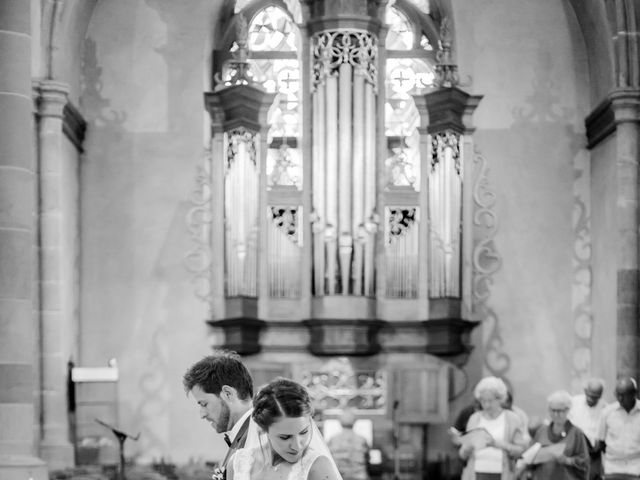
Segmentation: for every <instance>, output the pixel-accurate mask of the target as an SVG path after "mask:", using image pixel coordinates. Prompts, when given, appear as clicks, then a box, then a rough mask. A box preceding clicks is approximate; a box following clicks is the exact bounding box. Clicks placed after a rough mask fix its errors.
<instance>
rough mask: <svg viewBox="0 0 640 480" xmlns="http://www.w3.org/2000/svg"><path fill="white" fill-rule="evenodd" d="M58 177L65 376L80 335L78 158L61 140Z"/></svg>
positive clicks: (73, 148)
mask: <svg viewBox="0 0 640 480" xmlns="http://www.w3.org/2000/svg"><path fill="white" fill-rule="evenodd" d="M61 159H62V161H61V165H60V175H61V184H62V185H64V189H62V191H61V208H60V210H61V223H62V225H61V229H60V230H61V232H62V238H61V241H60V247H61V248H60V253H61V258H60V261H61V265H60V274H61V278H63V279H65V281H63V282H61V309H60V310H61V322H62V324H63V325H62V326H63V328H62V331H64V332H65V333H67V334H66V335H63V336H62V337H61V340H62V342H63V344H62V345H61V347H62V348H61V353H62V355H61V358H60V361H61V362H60V368H61V369H62V371H63V372H65V374H64V375H66V368H67V362H68V361H69V360H73V361H77V360H78V345H79V342H78V340H79V332H80V330H79V329H80V319H79V307H80V226H79V224H78V219H79V218H80V185H79V162H80V155H79V153H78V150H77V149H76V147H75V146H74V145H73V144H72V143H71V142H70V141H69V140H68V139H67V138H66V137H65V138H64V139H63V141H62V154H61Z"/></svg>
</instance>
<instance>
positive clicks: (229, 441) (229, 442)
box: [224, 433, 231, 447]
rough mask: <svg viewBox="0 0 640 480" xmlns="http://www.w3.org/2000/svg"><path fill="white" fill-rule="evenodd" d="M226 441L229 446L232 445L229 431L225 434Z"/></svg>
mask: <svg viewBox="0 0 640 480" xmlns="http://www.w3.org/2000/svg"><path fill="white" fill-rule="evenodd" d="M224 441H225V443H226V444H227V447H230V446H231V439H230V438H229V434H228V433H225V434H224Z"/></svg>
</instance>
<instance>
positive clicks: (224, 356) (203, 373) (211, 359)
mask: <svg viewBox="0 0 640 480" xmlns="http://www.w3.org/2000/svg"><path fill="white" fill-rule="evenodd" d="M182 384H183V385H184V390H185V392H187V393H189V392H190V391H191V390H192V389H193V387H195V386H196V385H197V386H199V387H200V388H201V389H202V390H203V391H205V392H206V393H213V394H214V395H218V396H219V395H220V391H221V390H222V386H223V385H228V386H230V387H233V388H234V389H235V390H236V392H238V398H239V399H240V400H248V399H251V398H252V397H253V379H252V378H251V374H250V373H249V370H248V369H247V367H245V365H244V364H243V363H242V360H241V359H240V355H238V354H237V353H236V352H232V351H228V350H217V351H215V352H214V353H213V354H211V355H207V356H206V357H204V358H203V359H202V360H199V361H198V362H196V363H194V364H193V365H192V366H191V367H190V368H189V369H188V370H187V372H186V373H185V374H184V377H183V378H182Z"/></svg>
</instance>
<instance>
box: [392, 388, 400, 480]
mask: <svg viewBox="0 0 640 480" xmlns="http://www.w3.org/2000/svg"><path fill="white" fill-rule="evenodd" d="M399 406H400V402H399V401H398V400H395V401H394V402H393V409H392V410H391V423H392V425H393V480H400V455H399V453H398V447H399V442H400V428H399V425H398V419H397V412H398V407H399Z"/></svg>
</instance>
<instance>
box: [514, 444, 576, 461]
mask: <svg viewBox="0 0 640 480" xmlns="http://www.w3.org/2000/svg"><path fill="white" fill-rule="evenodd" d="M565 447H566V445H565V443H564V442H560V443H552V444H551V445H545V446H542V445H541V444H540V443H538V442H536V443H534V444H533V445H531V446H530V447H529V448H528V449H527V450H525V451H524V453H523V454H522V461H523V462H524V463H525V464H526V465H537V464H539V463H546V462H548V461H550V460H555V459H556V458H558V457H560V456H561V455H562V454H563V452H564V448H565Z"/></svg>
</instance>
